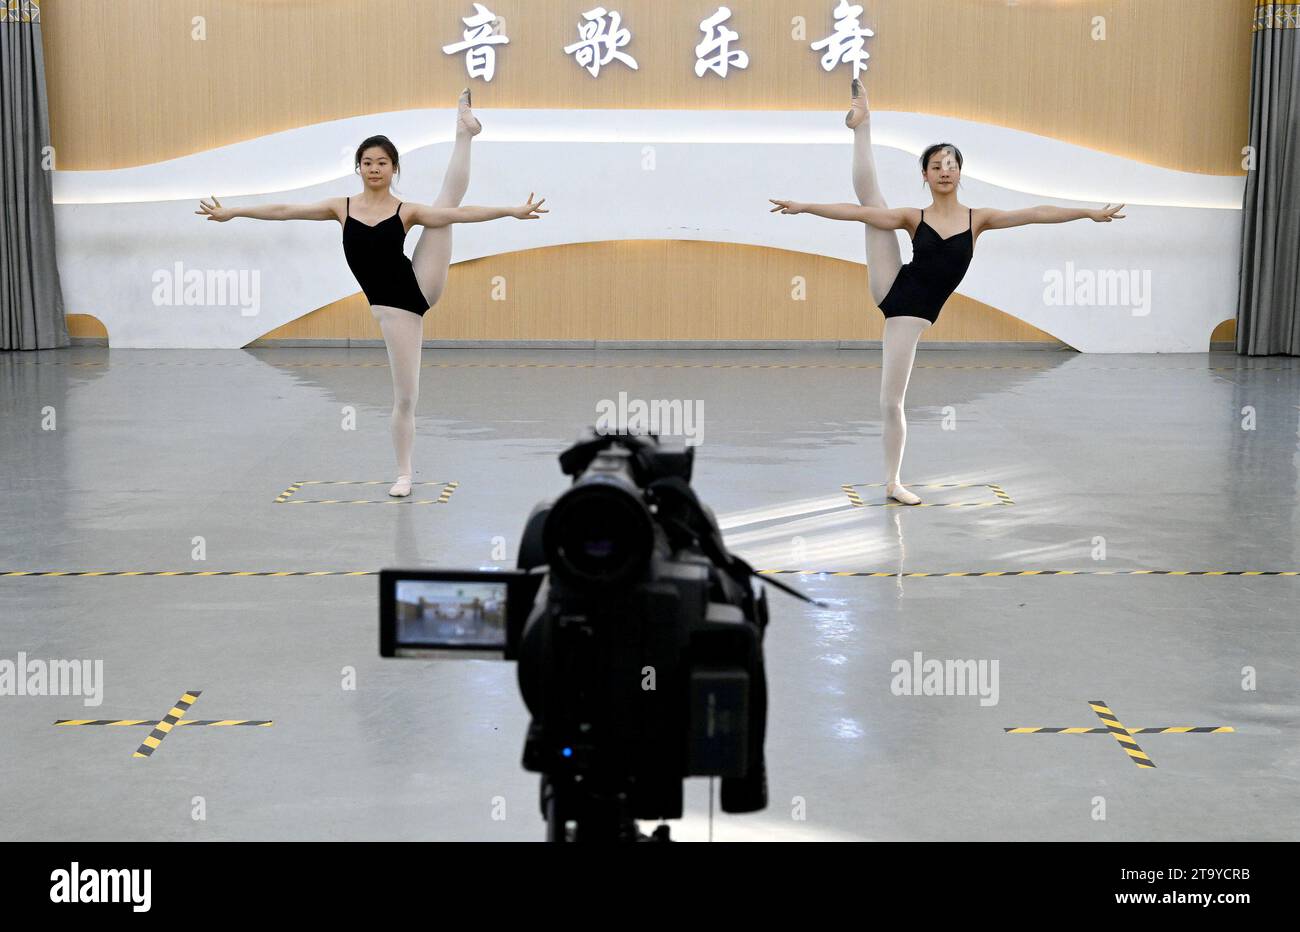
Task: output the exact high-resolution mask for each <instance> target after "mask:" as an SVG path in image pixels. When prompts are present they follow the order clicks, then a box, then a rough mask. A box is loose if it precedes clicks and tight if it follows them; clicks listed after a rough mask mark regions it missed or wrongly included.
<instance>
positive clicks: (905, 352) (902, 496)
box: [880, 317, 930, 505]
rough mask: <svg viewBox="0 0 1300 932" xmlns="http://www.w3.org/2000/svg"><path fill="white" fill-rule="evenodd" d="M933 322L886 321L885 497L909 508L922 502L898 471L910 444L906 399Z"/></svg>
mask: <svg viewBox="0 0 1300 932" xmlns="http://www.w3.org/2000/svg"><path fill="white" fill-rule="evenodd" d="M929 326H930V322H929V321H928V320H925V319H924V318H922V317H889V318H886V319H885V338H884V341H883V357H884V362H883V366H882V367H881V373H880V418H881V436H882V437H883V439H884V443H885V482H886V485H885V494H886V495H888V496H889V497H890V498H892V499H894V500H895V501H899V502H902V503H903V504H905V505H916V504H918V503H920V501H921V499H920V498H919V497H918V496H917V495H915V494H914V493H912V492H909V491H908V490H907V489H905V488H903V486H902V481H901V480H900V479H899V476H898V471H899V469H900V468H901V467H902V465H903V447H904V445H905V444H906V443H907V417H906V416H905V415H904V414H903V399H904V397H905V396H906V395H907V383H908V380H909V379H910V378H911V376H912V364H913V363H914V362H915V361H916V344H917V342H918V341H919V340H920V339H921V333H922V332H923V331H924V330H925V328H926V327H929Z"/></svg>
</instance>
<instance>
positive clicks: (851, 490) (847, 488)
mask: <svg viewBox="0 0 1300 932" xmlns="http://www.w3.org/2000/svg"><path fill="white" fill-rule="evenodd" d="M885 485H886V483H884V482H859V483H857V484H855V485H848V484H846V485H842V486H840V488H841V489H843V491H844V494H845V495H847V496H848V499H849V504H851V505H852V506H853V507H854V508H868V507H869V508H893V507H895V506H899V507H903V508H925V507H927V506H928V507H931V508H955V507H965V508H988V507H989V506H990V505H1014V504H1015V502H1013V501H1012V500H1011V496H1010V495H1008V494H1007V493H1006V492H1005V491H1004V490H1003V489H1002V486H1000V485H993V484H992V483H990V482H927V483H923V484H920V485H909V486H908V488H910V489H989V490H991V491H992V492H993V495H994V497H995V498H996V499H997V501H993V502H920V503H919V504H916V505H904V504H903V503H902V502H895V501H888V500H886V501H883V502H864V501H863V500H862V496H861V495H859V494H858V491H857V490H858V489H880V488H884V487H885Z"/></svg>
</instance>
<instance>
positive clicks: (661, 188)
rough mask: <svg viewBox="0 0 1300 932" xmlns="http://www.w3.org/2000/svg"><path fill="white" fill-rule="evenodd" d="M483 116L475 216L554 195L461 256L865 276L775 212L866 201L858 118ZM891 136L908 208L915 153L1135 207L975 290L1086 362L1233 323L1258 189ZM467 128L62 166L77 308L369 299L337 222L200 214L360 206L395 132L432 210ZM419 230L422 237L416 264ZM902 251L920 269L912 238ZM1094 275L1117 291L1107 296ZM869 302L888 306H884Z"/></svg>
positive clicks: (887, 146)
mask: <svg viewBox="0 0 1300 932" xmlns="http://www.w3.org/2000/svg"><path fill="white" fill-rule="evenodd" d="M478 112H479V114H480V117H481V119H482V120H483V122H484V126H485V129H484V132H483V133H482V134H481V135H480V136H478V137H477V138H476V139H475V141H474V155H473V175H472V180H471V183H470V188H469V193H468V195H467V197H466V199H465V202H466V203H467V204H516V203H522V201H523V198H524V197H525V196H526V195H527V194H528V192H529V191H536V192H538V193H539V194H540V195H544V196H546V197H547V199H548V200H547V207H548V208H551V213H550V214H549V215H547V216H546V217H545V218H544V219H542V220H540V221H531V222H519V221H515V220H499V221H494V222H491V223H481V224H466V225H458V226H457V227H456V230H455V239H454V242H455V249H454V253H453V261H455V262H460V261H465V260H468V259H476V258H481V257H484V256H491V255H498V254H501V253H507V252H513V251H516V250H521V249H529V248H536V247H541V246H553V245H561V244H565V243H576V242H593V241H606V240H622V239H689V240H711V241H719V242H731V243H742V244H749V245H756V246H772V247H777V248H781V249H787V250H795V251H802V252H809V253H817V254H820V255H825V256H830V257H834V258H840V259H846V260H849V261H852V262H858V263H862V262H864V259H865V256H864V245H863V235H862V228H861V227H860V226H859V225H857V224H852V223H842V222H840V223H837V222H834V221H829V220H822V219H819V218H815V217H808V216H797V217H788V216H781V215H776V214H770V213H768V211H767V208H768V207H770V206H771V205H769V204H768V203H767V198H769V197H781V198H794V199H797V200H803V201H853V199H854V198H853V192H852V186H851V183H850V176H849V160H850V151H851V143H852V134H851V133H850V132H849V131H848V130H846V129H844V127H843V123H842V119H843V114H842V113H839V112H835V113H825V112H803V111H800V112H787V111H779V112H760V111H742V112H730V111H716V112H714V111H663V110H653V111H609V110H600V111H591V110H588V111H556V110H545V111H519V110H515V111H506V110H492V109H490V108H480V109H479V110H478ZM873 121H874V127H875V128H874V131H873V135H874V138H875V142H876V159H877V164H878V166H879V170H880V177H881V184H882V187H883V189H884V191H885V195H886V197H887V199H888V200H889V202H890V203H891V204H894V205H898V206H904V205H907V206H924V205H926V204H927V203H929V198H928V196H927V192H926V191H925V189H924V188H923V187H922V185H921V179H920V167H919V164H918V162H917V156H918V155H919V154H920V152H921V150H922V149H923V148H924V147H925V146H926V145H928V144H929V143H930V142H934V141H939V140H946V141H951V142H954V143H956V144H957V145H958V146H960V147H961V149H962V152H963V155H964V156H965V159H966V168H965V171H964V174H963V179H964V180H963V184H962V189H961V200H962V201H963V202H964V203H966V204H969V205H972V206H977V207H984V206H987V207H997V208H1001V209H1014V208H1018V207H1026V206H1031V205H1034V204H1042V203H1047V204H1058V205H1061V206H1088V207H1096V206H1100V205H1101V204H1102V203H1105V202H1107V201H1110V202H1113V203H1118V202H1127V203H1128V204H1129V210H1128V211H1127V213H1128V219H1127V220H1124V221H1119V222H1116V223H1111V224H1104V225H1103V224H1094V223H1092V222H1090V221H1078V222H1074V223H1069V224H1054V225H1041V226H1032V227H1024V228H1019V229H1014V230H1006V231H991V232H986V233H984V234H983V235H981V237H980V239H979V242H978V243H977V245H976V256H975V261H974V262H973V263H972V265H971V269H970V271H969V273H968V274H967V276H966V279H965V281H964V282H963V283H962V286H961V288H960V289H959V291H960V293H962V294H965V295H968V296H970V297H972V298H975V299H977V300H979V301H983V302H985V303H987V304H990V305H992V306H994V307H997V308H999V309H1001V310H1004V311H1005V312H1007V313H1009V314H1012V315H1013V316H1016V317H1019V318H1021V319H1023V320H1025V321H1027V322H1029V323H1030V324H1033V325H1034V326H1036V327H1039V328H1040V329H1042V330H1045V331H1047V332H1048V333H1051V334H1053V335H1055V336H1057V337H1058V338H1060V339H1061V340H1063V341H1065V342H1067V343H1069V344H1070V345H1072V346H1075V347H1077V348H1078V349H1080V350H1081V351H1084V352H1203V351H1205V350H1206V349H1208V345H1209V335H1210V332H1211V331H1212V329H1213V328H1214V326H1215V325H1216V324H1217V323H1219V322H1220V321H1222V320H1224V319H1227V318H1229V317H1233V316H1234V315H1235V307H1236V298H1237V250H1238V244H1239V237H1240V223H1241V214H1240V208H1241V202H1242V194H1243V191H1244V186H1245V179H1244V177H1235V176H1210V175H1199V174H1193V173H1188V172H1177V171H1173V170H1170V169H1164V168H1160V167H1158V166H1150V165H1144V164H1141V163H1137V162H1132V161H1130V160H1127V159H1123V158H1119V157H1116V156H1112V155H1107V154H1105V153H1099V152H1095V151H1093V150H1089V149H1085V148H1082V147H1079V146H1074V145H1070V144H1068V143H1063V142H1059V141H1057V140H1053V139H1048V138H1045V137H1041V136H1035V135H1032V134H1029V133H1023V132H1019V131H1016V130H1010V129H1007V128H1005V127H999V126H990V125H984V124H978V123H972V122H969V121H965V120H958V119H951V118H942V117H933V116H928V115H922V114H903V113H890V112H878V113H876V114H874V115H873ZM453 125H454V111H452V110H418V111H403V112H398V113H387V114H375V115H370V116H365V117H355V118H351V119H347V120H338V121H333V122H330V123H323V124H318V125H314V126H307V127H301V128H299V129H293V130H287V131H285V132H281V133H274V134H271V135H268V136H265V137H261V138H258V139H253V140H248V141H245V142H241V143H236V144H233V145H230V146H223V147H220V148H218V149H213V150H210V151H208V152H202V153H196V154H194V155H191V156H186V157H184V158H179V159H172V160H169V161H166V162H160V163H157V164H154V165H148V166H141V167H137V168H128V169H119V170H114V171H93V172H56V174H55V179H54V191H55V202H56V208H55V211H56V224H57V230H58V250H59V260H60V263H59V267H60V273H61V276H62V280H63V287H64V292H65V301H66V304H67V307H68V310H69V313H92V314H95V315H96V316H97V317H99V318H100V319H101V320H103V322H104V324H105V325H106V326H107V327H108V330H109V334H110V340H111V345H112V346H115V347H227V348H229V347H238V346H243V345H245V344H246V343H248V342H250V341H251V340H254V339H256V338H257V337H259V336H261V335H262V334H264V333H266V332H268V331H270V330H272V329H274V328H275V327H278V326H280V325H282V324H285V323H287V322H289V321H291V320H294V319H296V318H298V317H301V316H302V315H304V314H306V313H308V312H310V311H312V310H314V309H316V308H319V307H321V306H324V305H326V304H329V303H331V302H333V301H336V300H338V299H340V298H342V297H345V296H347V295H349V294H354V293H356V292H357V291H358V290H359V288H358V286H357V284H356V282H355V280H354V279H353V278H352V275H351V273H350V271H349V270H348V268H347V265H346V263H345V262H344V260H343V255H342V247H341V244H340V240H341V230H340V228H339V226H338V225H337V224H335V223H333V222H320V223H318V222H310V221H290V222H283V223H270V222H262V221H253V220H246V219H240V220H233V221H230V222H228V223H224V224H216V223H212V222H209V221H207V220H204V219H203V218H202V217H200V216H197V215H195V214H194V213H193V211H194V210H195V209H196V207H197V200H198V198H199V197H200V196H206V195H209V194H216V195H217V196H218V197H220V198H221V199H222V203H224V204H226V205H248V204H256V203H274V202H283V201H294V202H301V201H312V200H319V199H321V198H324V197H329V196H341V195H344V194H356V193H358V192H359V190H360V187H361V186H360V182H359V181H358V180H357V179H356V177H355V176H354V175H353V174H352V168H351V156H352V153H353V151H354V150H355V147H356V145H357V143H359V142H360V140H361V139H362V138H364V137H365V136H367V135H371V134H373V133H384V134H386V135H388V136H389V137H390V138H392V139H393V141H394V142H395V143H396V144H397V146H398V147H399V149H400V150H401V152H402V163H403V171H402V175H401V179H402V180H399V182H398V184H397V187H396V189H395V191H394V193H395V194H397V196H398V197H401V198H402V199H403V200H414V201H421V202H425V203H428V202H429V201H430V200H431V199H432V197H433V195H434V192H435V191H436V190H437V186H438V183H439V182H440V181H441V177H442V172H443V169H444V167H445V163H446V158H447V155H448V152H449V150H450V141H451V139H452V135H451V131H452V127H453ZM900 235H901V234H900ZM418 236H419V231H418V230H413V231H412V233H411V239H410V240H408V254H409V251H410V249H412V248H413V247H414V241H415V239H416V237H418ZM903 249H904V258H905V259H906V258H907V257H908V255H909V252H908V249H909V247H908V245H907V243H906V242H904V244H903ZM177 263H180V266H179V269H180V272H181V273H182V274H181V277H180V278H181V280H184V277H185V274H186V273H189V274H192V275H193V274H197V275H198V276H199V277H201V278H202V279H203V280H204V281H205V282H206V283H209V284H212V285H216V284H218V283H219V282H220V281H222V280H223V279H224V280H225V281H228V282H230V283H232V284H234V285H236V286H238V285H239V284H240V283H242V284H243V286H244V291H243V295H244V297H245V298H246V300H244V301H242V302H241V301H239V300H237V299H238V297H239V296H238V294H236V296H235V297H236V300H230V299H229V298H227V300H226V301H225V302H224V303H223V302H221V301H220V300H216V301H214V300H212V299H214V298H219V295H217V294H216V292H215V290H213V291H212V292H211V293H209V294H202V295H200V294H197V293H192V294H191V295H190V298H191V299H198V300H201V301H203V302H205V303H202V304H187V303H183V299H184V297H185V296H184V295H182V296H181V298H182V303H179V304H178V303H163V304H156V303H155V298H156V297H159V292H160V291H170V289H169V288H168V287H167V285H168V283H169V282H171V281H172V280H174V279H176V270H177V265H176V264H177ZM1054 278H1060V279H1065V278H1068V279H1069V281H1070V282H1071V283H1072V284H1070V285H1069V287H1067V288H1065V290H1064V291H1063V292H1062V294H1061V296H1062V297H1063V298H1064V299H1065V303H1052V301H1051V300H1049V299H1050V297H1051V295H1049V294H1048V291H1049V284H1050V283H1051V282H1052V281H1053V280H1054ZM1090 278H1091V279H1094V280H1096V282H1098V283H1099V284H1100V285H1102V286H1107V285H1109V286H1110V287H1111V289H1114V290H1115V293H1114V294H1112V295H1110V296H1108V297H1107V296H1105V295H1103V296H1102V297H1103V298H1106V299H1107V300H1105V301H1101V302H1098V301H1097V299H1096V297H1095V296H1094V298H1093V300H1092V301H1091V302H1089V298H1088V290H1089V288H1088V285H1089V280H1090ZM160 281H161V282H162V283H163V286H162V287H160V286H159V284H158V283H159V282H160ZM776 286H777V285H776V284H775V283H774V287H776ZM1119 286H1124V287H1128V288H1130V289H1131V290H1130V291H1129V293H1128V294H1127V295H1124V294H1122V293H1120V290H1119ZM780 287H783V288H785V287H788V283H782V284H781V285H780ZM1058 290H1059V289H1058ZM163 297H165V298H170V297H171V296H170V295H163ZM1107 301H1108V302H1109V303H1107ZM862 302H863V303H862V307H863V311H864V312H868V311H870V312H871V313H875V311H874V310H871V305H870V299H869V297H868V296H867V295H866V294H865V293H864V295H863V299H862Z"/></svg>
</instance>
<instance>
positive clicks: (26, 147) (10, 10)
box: [0, 0, 70, 350]
mask: <svg viewBox="0 0 1300 932" xmlns="http://www.w3.org/2000/svg"><path fill="white" fill-rule="evenodd" d="M0 4H2V5H0V207H3V220H2V221H0V350H31V349H50V348H52V347H59V346H67V345H68V343H69V342H70V341H69V340H68V323H67V320H66V319H65V317H64V311H63V289H62V288H61V287H60V286H59V267H58V265H57V263H56V262H55V259H54V202H53V197H52V194H51V191H52V174H51V171H50V169H52V168H53V167H54V166H53V163H52V161H51V159H52V155H51V154H50V149H49V145H50V121H49V101H48V99H47V98H46V95H45V55H44V50H43V49H42V47H41V8H40V5H39V3H38V2H37V0H0Z"/></svg>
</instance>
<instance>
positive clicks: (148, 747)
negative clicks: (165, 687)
mask: <svg viewBox="0 0 1300 932" xmlns="http://www.w3.org/2000/svg"><path fill="white" fill-rule="evenodd" d="M201 694H202V693H201V692H200V690H197V689H191V690H189V691H188V692H187V693H185V695H183V696H181V697H180V698H179V699H177V700H176V705H174V706H172V709H171V711H170V712H168V713H167V714H166V715H165V716H163V720H162V721H161V722H159V723H158V724H157V725H155V726H154V729H153V731H151V732H149V735H148V737H146V738H145V739H144V741H142V742H141V743H140V746H139V747H138V748H136V749H135V753H134V754H132V755H131V756H132V757H148V756H149V755H150V754H152V753H153V752H154V751H156V750H157V749H158V745H160V744H162V740H163V738H166V737H167V736H168V735H169V734H170V733H171V730H172V727H173V726H174V725H175V724H176V723H177V722H178V721H180V720H181V719H182V718H184V717H185V713H186V711H187V710H188V709H189V707H190V706H192V705H193V704H194V701H195V700H196V699H198V698H199V696H200V695H201Z"/></svg>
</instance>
